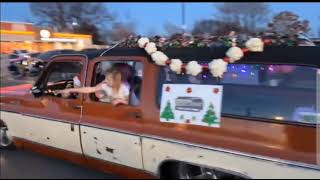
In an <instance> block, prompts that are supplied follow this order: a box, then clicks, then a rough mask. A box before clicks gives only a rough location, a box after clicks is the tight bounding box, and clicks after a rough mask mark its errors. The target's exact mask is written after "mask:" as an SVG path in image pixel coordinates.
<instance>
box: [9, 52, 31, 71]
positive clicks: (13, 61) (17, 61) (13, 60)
mask: <svg viewBox="0 0 320 180" xmlns="http://www.w3.org/2000/svg"><path fill="white" fill-rule="evenodd" d="M26 60H27V58H26V57H21V56H19V55H16V54H10V55H9V66H8V69H9V71H10V72H11V74H12V75H22V74H24V73H25V69H24V67H23V66H24V65H23V62H26Z"/></svg>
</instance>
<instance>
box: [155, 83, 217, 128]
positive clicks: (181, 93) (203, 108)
mask: <svg viewBox="0 0 320 180" xmlns="http://www.w3.org/2000/svg"><path fill="white" fill-rule="evenodd" d="M168 87H170V91H171V92H170V93H168V92H167V91H166V90H167V88H168ZM198 89H201V91H197V90H198ZM172 92H174V93H172ZM222 92H223V87H222V86H218V85H198V84H163V87H162V96H161V106H160V112H161V113H160V115H159V116H160V122H163V123H177V124H188V125H198V126H210V127H215V128H219V127H220V122H221V121H220V118H221V102H222V96H223V94H222ZM208 107H209V108H208ZM213 107H214V108H213Z"/></svg>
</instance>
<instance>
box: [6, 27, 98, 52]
mask: <svg viewBox="0 0 320 180" xmlns="http://www.w3.org/2000/svg"><path fill="white" fill-rule="evenodd" d="M0 35H1V37H0V39H1V42H0V49H1V53H11V52H12V51H13V50H22V49H24V50H28V51H31V52H45V51H50V50H58V49H74V50H81V49H84V48H91V47H92V46H93V45H92V36H91V35H84V34H69V33H59V32H54V31H53V30H51V29H41V28H38V27H36V26H34V25H33V24H31V23H19V22H1V30H0Z"/></svg>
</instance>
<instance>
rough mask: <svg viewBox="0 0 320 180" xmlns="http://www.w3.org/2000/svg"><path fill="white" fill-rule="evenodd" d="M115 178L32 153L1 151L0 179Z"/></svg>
mask: <svg viewBox="0 0 320 180" xmlns="http://www.w3.org/2000/svg"><path fill="white" fill-rule="evenodd" d="M115 178H118V177H116V176H114V175H111V174H106V173H102V172H98V171H96V170H93V169H88V168H84V167H81V166H78V165H75V164H72V163H70V162H67V161H63V160H59V159H54V158H51V157H47V156H44V155H41V154H38V153H34V152H31V151H24V150H2V149H1V150H0V179H115Z"/></svg>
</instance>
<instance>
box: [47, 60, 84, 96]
mask: <svg viewBox="0 0 320 180" xmlns="http://www.w3.org/2000/svg"><path fill="white" fill-rule="evenodd" d="M82 67H83V65H82V64H81V62H57V63H54V64H53V65H52V66H51V68H50V70H49V73H48V75H47V78H46V79H47V80H46V81H45V82H46V83H45V85H46V89H47V91H48V94H50V92H53V91H55V90H63V89H67V88H74V87H80V86H81V81H80V79H81V78H80V73H81V70H82ZM76 97H77V95H75V94H73V95H70V97H68V98H76Z"/></svg>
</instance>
